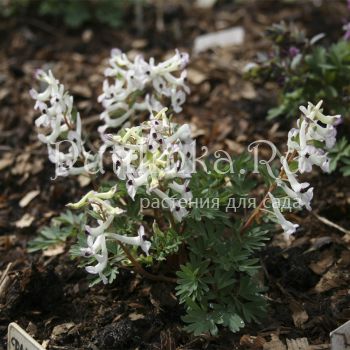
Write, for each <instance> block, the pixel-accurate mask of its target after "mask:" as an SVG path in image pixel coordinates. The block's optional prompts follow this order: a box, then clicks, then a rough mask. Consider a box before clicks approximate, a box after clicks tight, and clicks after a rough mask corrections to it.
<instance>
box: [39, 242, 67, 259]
mask: <svg viewBox="0 0 350 350" xmlns="http://www.w3.org/2000/svg"><path fill="white" fill-rule="evenodd" d="M65 246H66V245H65V244H64V243H62V244H56V245H54V246H52V247H50V248H48V249H46V250H45V251H44V253H43V255H44V256H56V255H60V254H62V253H64V249H65Z"/></svg>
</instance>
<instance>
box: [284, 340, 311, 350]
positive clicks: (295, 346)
mask: <svg viewBox="0 0 350 350" xmlns="http://www.w3.org/2000/svg"><path fill="white" fill-rule="evenodd" d="M287 349H288V350H309V342H308V340H307V338H298V339H287Z"/></svg>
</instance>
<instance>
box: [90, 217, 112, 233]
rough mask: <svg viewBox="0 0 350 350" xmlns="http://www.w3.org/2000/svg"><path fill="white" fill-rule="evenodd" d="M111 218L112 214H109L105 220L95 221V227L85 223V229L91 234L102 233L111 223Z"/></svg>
mask: <svg viewBox="0 0 350 350" xmlns="http://www.w3.org/2000/svg"><path fill="white" fill-rule="evenodd" d="M113 219H114V216H113V215H110V216H108V217H107V219H106V220H105V221H103V220H97V223H98V226H97V227H91V226H89V225H85V230H86V231H87V232H88V233H89V234H90V235H92V236H99V235H102V234H103V233H104V232H105V231H106V230H107V229H108V227H109V226H110V225H111V223H112V221H113Z"/></svg>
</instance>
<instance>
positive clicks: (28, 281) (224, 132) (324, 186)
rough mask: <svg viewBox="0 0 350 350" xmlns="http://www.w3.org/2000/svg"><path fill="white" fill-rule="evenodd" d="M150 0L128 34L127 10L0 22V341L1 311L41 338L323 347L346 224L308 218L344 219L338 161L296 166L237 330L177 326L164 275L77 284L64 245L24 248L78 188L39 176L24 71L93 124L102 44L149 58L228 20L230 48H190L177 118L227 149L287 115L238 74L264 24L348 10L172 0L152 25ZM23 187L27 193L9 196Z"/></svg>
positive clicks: (331, 19) (329, 5)
mask: <svg viewBox="0 0 350 350" xmlns="http://www.w3.org/2000/svg"><path fill="white" fill-rule="evenodd" d="M151 3H152V2H150V4H147V5H146V6H145V9H144V18H143V28H144V30H143V31H142V32H141V31H140V26H139V25H137V23H136V21H135V19H134V15H133V9H132V8H130V9H128V10H127V11H126V12H125V13H124V15H123V16H124V21H123V25H122V26H121V27H120V28H118V29H113V28H108V27H106V26H103V25H100V24H96V23H91V24H89V25H86V26H84V27H83V28H79V29H74V30H73V29H69V28H67V27H66V26H64V25H63V24H62V23H61V22H60V20H59V19H49V18H43V17H38V16H35V15H30V16H29V15H25V14H23V15H21V16H19V17H16V18H10V19H2V20H1V22H0V37H1V38H2V40H1V41H0V47H1V50H0V103H1V106H0V130H1V131H0V252H1V257H0V276H1V272H2V273H3V276H4V275H5V270H6V268H7V267H9V268H10V270H9V272H8V274H7V275H8V277H9V281H8V283H7V284H6V290H5V291H2V293H0V297H1V299H0V349H5V348H6V344H7V341H6V332H7V327H8V324H9V323H10V322H17V323H18V324H19V325H21V327H23V328H24V329H26V330H27V331H28V333H30V334H31V335H32V336H33V337H35V339H36V340H37V341H39V342H41V343H42V342H44V344H45V346H46V348H47V349H91V350H97V349H101V350H102V349H103V350H104V349H136V348H137V349H170V350H172V349H220V350H225V349H262V346H263V344H264V343H265V345H264V346H265V348H267V349H273V347H267V346H269V344H271V339H272V340H273V339H276V337H277V339H278V338H280V339H281V340H282V341H283V342H284V341H285V339H298V338H304V337H305V338H307V340H308V342H309V344H313V345H320V347H318V348H319V349H321V348H327V347H321V346H323V345H324V346H326V345H325V344H328V343H329V332H330V331H332V330H333V329H335V328H336V327H337V326H339V325H341V324H342V323H344V322H345V321H347V320H348V319H349V318H350V294H349V290H348V286H349V282H350V274H349V271H350V270H349V266H350V252H349V247H350V246H349V241H350V240H349V234H345V233H344V232H342V231H341V230H339V229H338V228H336V227H334V226H330V225H326V224H325V223H324V222H323V221H321V220H320V217H321V218H322V217H323V218H327V219H328V220H330V221H331V222H333V223H336V224H337V225H339V226H340V227H341V228H344V229H345V230H346V229H347V230H349V229H350V215H349V214H350V181H349V178H344V177H342V176H341V174H339V173H338V172H335V173H333V174H332V175H323V176H319V175H317V174H316V175H310V176H309V177H308V181H309V182H311V183H312V184H313V185H314V186H315V195H314V202H313V209H314V210H313V213H306V212H302V213H298V214H296V215H295V216H294V217H293V219H294V220H295V221H296V222H297V223H299V224H300V226H301V229H300V230H299V231H298V233H297V234H296V239H295V241H294V242H293V244H292V245H291V246H290V247H285V246H283V244H282V243H281V241H280V240H279V238H278V237H274V238H273V239H271V241H270V242H269V244H268V245H267V247H266V249H265V250H264V251H263V252H262V253H261V255H260V258H261V262H262V265H263V270H262V273H261V279H262V280H264V281H265V284H266V285H267V286H268V288H267V289H266V292H265V295H266V298H267V299H268V301H269V311H268V315H267V317H266V319H265V320H262V321H261V323H260V324H251V325H249V326H247V327H246V328H245V329H243V331H242V332H240V333H239V334H232V333H229V332H225V331H223V332H221V333H220V336H218V337H211V336H201V337H196V338H195V337H193V336H190V335H189V334H187V333H186V332H184V331H183V330H182V322H181V315H182V314H183V309H182V307H181V306H180V305H179V304H178V302H177V300H176V297H175V296H174V286H173V285H167V284H164V283H161V282H153V281H149V280H146V279H142V278H141V277H140V276H137V275H135V274H132V273H131V272H128V271H120V274H119V276H118V278H117V279H116V281H115V282H114V283H113V284H112V285H108V286H103V285H98V286H95V287H93V288H89V286H88V284H89V282H88V280H87V276H86V273H85V271H83V270H82V269H79V268H77V267H76V262H74V261H72V260H71V258H70V256H69V254H68V250H69V244H67V245H66V247H65V250H64V252H63V253H60V254H53V255H52V256H45V255H44V254H43V253H40V252H39V253H35V254H29V253H28V252H27V250H26V246H27V242H28V241H29V240H31V239H33V238H34V237H35V235H36V232H37V231H38V229H39V228H40V227H42V226H43V225H47V224H48V223H49V221H50V219H51V218H52V217H54V216H55V215H58V214H59V213H60V212H61V211H62V210H63V209H64V206H65V204H66V203H67V202H71V201H73V200H75V199H77V198H79V196H80V195H81V194H82V193H84V192H86V191H87V190H88V189H89V185H88V186H86V187H83V186H82V184H81V183H80V182H79V181H78V180H77V179H74V178H69V179H67V178H64V179H57V180H50V178H51V177H52V176H53V174H54V169H53V167H52V165H51V164H50V163H49V161H48V160H47V156H46V149H45V148H44V147H43V146H42V145H41V144H40V143H39V142H38V141H37V138H36V134H35V130H34V119H35V116H36V114H35V112H34V111H33V102H32V100H31V98H30V96H29V94H28V91H29V89H30V88H31V87H32V85H34V84H35V83H34V79H33V74H34V72H35V69H37V68H39V67H52V68H53V69H54V72H55V73H56V75H57V77H59V78H60V80H62V82H63V83H64V84H65V86H66V87H69V90H70V92H72V94H73V95H74V97H75V101H76V103H77V106H78V109H79V111H80V112H81V115H82V116H83V118H84V123H85V126H86V127H87V128H88V129H89V130H91V132H93V130H96V125H97V123H98V115H99V113H100V112H101V106H100V105H99V104H98V103H97V96H98V95H99V93H100V89H101V83H102V81H103V75H102V73H103V70H104V67H105V64H106V59H107V58H108V56H109V52H110V50H111V48H113V47H119V48H121V49H122V50H123V51H125V52H128V53H129V54H130V55H134V54H135V53H136V52H139V51H141V52H143V53H144V55H145V56H147V57H150V56H154V57H156V58H162V57H164V56H165V55H166V54H169V53H171V52H172V50H173V49H174V48H179V49H182V50H185V51H188V52H190V53H191V50H192V47H193V42H194V39H195V38H196V37H197V36H198V35H200V34H203V33H207V32H208V33H209V32H213V31H216V30H220V29H225V28H229V27H232V26H242V27H243V28H244V30H245V40H244V43H243V44H242V45H238V46H232V47H226V48H222V49H213V50H208V51H206V52H203V53H200V54H197V55H192V58H191V62H190V65H189V70H190V76H189V78H190V79H189V80H190V83H191V96H190V98H189V99H188V101H187V103H186V107H185V108H184V111H183V112H182V113H181V116H180V120H181V121H189V122H191V123H192V125H193V126H194V128H195V131H196V132H197V134H198V135H199V136H198V140H199V142H200V143H201V144H205V145H207V146H208V147H209V148H210V150H211V152H213V151H215V150H217V149H223V148H224V149H226V150H228V151H230V152H233V153H240V152H242V151H243V150H244V149H245V147H246V145H247V144H249V143H250V142H252V141H254V140H257V139H261V138H269V139H270V140H271V141H273V142H275V143H277V144H280V145H281V144H283V142H285V139H286V135H287V131H288V129H289V127H290V124H291V123H292V122H293V121H286V120H283V119H279V120H274V121H267V120H266V119H265V116H266V112H267V110H268V109H269V108H270V107H271V106H273V105H274V104H275V103H276V86H273V85H271V86H269V87H268V89H266V88H255V87H254V86H253V85H252V84H251V83H250V82H247V81H245V80H244V79H243V76H242V69H243V67H244V66H245V64H246V63H248V62H249V61H251V60H252V59H253V58H254V57H255V56H256V54H257V52H258V51H259V50H268V49H269V47H270V46H269V43H268V41H267V40H266V38H265V37H264V36H263V31H264V29H265V28H266V26H268V25H270V24H272V23H274V22H279V21H281V20H285V21H287V22H288V21H294V22H296V23H297V24H298V25H299V26H301V27H302V28H304V29H305V30H306V32H307V34H308V35H314V34H317V33H319V32H321V31H322V32H325V33H327V38H326V40H328V41H329V42H331V41H332V40H334V39H336V38H338V37H340V36H341V35H342V29H341V28H342V25H343V23H344V21H345V20H346V17H349V16H347V15H346V13H347V11H348V10H347V9H346V4H345V3H344V2H342V1H301V2H298V1H291V2H287V1H279V2H277V1H263V0H260V1H237V2H234V1H218V2H217V4H216V5H215V6H214V7H213V8H210V9H198V8H195V7H194V5H193V4H192V2H187V1H183V2H181V1H174V2H172V3H171V4H170V3H167V4H166V5H165V7H164V21H165V29H164V30H163V31H159V30H157V27H156V13H157V11H156V8H155V6H154V5H152V4H151ZM33 190H37V191H39V194H38V195H37V196H36V197H35V198H34V199H33V200H32V201H30V203H29V204H28V205H25V206H23V205H22V206H21V205H20V204H19V202H20V200H21V199H22V198H23V197H24V196H25V194H27V193H28V192H30V191H33ZM315 214H317V215H318V216H317V215H315ZM10 263H11V264H10ZM9 264H10V265H9ZM0 280H1V277H0ZM322 344H323V345H322ZM271 346H272V345H271ZM276 349H277V348H276ZM314 349H317V347H315V348H314Z"/></svg>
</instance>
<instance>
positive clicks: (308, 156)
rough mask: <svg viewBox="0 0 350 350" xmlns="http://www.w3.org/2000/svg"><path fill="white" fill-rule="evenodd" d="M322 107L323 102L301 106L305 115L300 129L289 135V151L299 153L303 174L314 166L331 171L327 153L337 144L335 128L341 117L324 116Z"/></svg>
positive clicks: (299, 123) (299, 126)
mask: <svg viewBox="0 0 350 350" xmlns="http://www.w3.org/2000/svg"><path fill="white" fill-rule="evenodd" d="M321 106H322V101H320V102H318V103H317V105H316V106H315V105H313V104H312V103H310V102H309V103H308V106H307V108H306V107H304V106H301V107H300V111H301V112H302V114H303V115H302V117H301V118H300V119H298V122H297V125H298V128H296V129H292V130H291V131H290V132H289V134H288V151H289V152H290V153H292V152H293V151H295V152H296V153H297V155H298V157H297V159H298V170H299V171H300V172H301V173H304V172H310V171H311V170H312V166H313V165H317V166H319V167H321V169H322V170H323V171H328V169H329V159H328V156H327V151H328V150H329V149H330V148H332V147H333V146H334V144H335V141H336V135H337V130H336V128H335V126H336V125H337V124H338V123H339V121H340V118H341V117H340V115H334V116H330V115H325V114H323V109H322V108H321Z"/></svg>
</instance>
